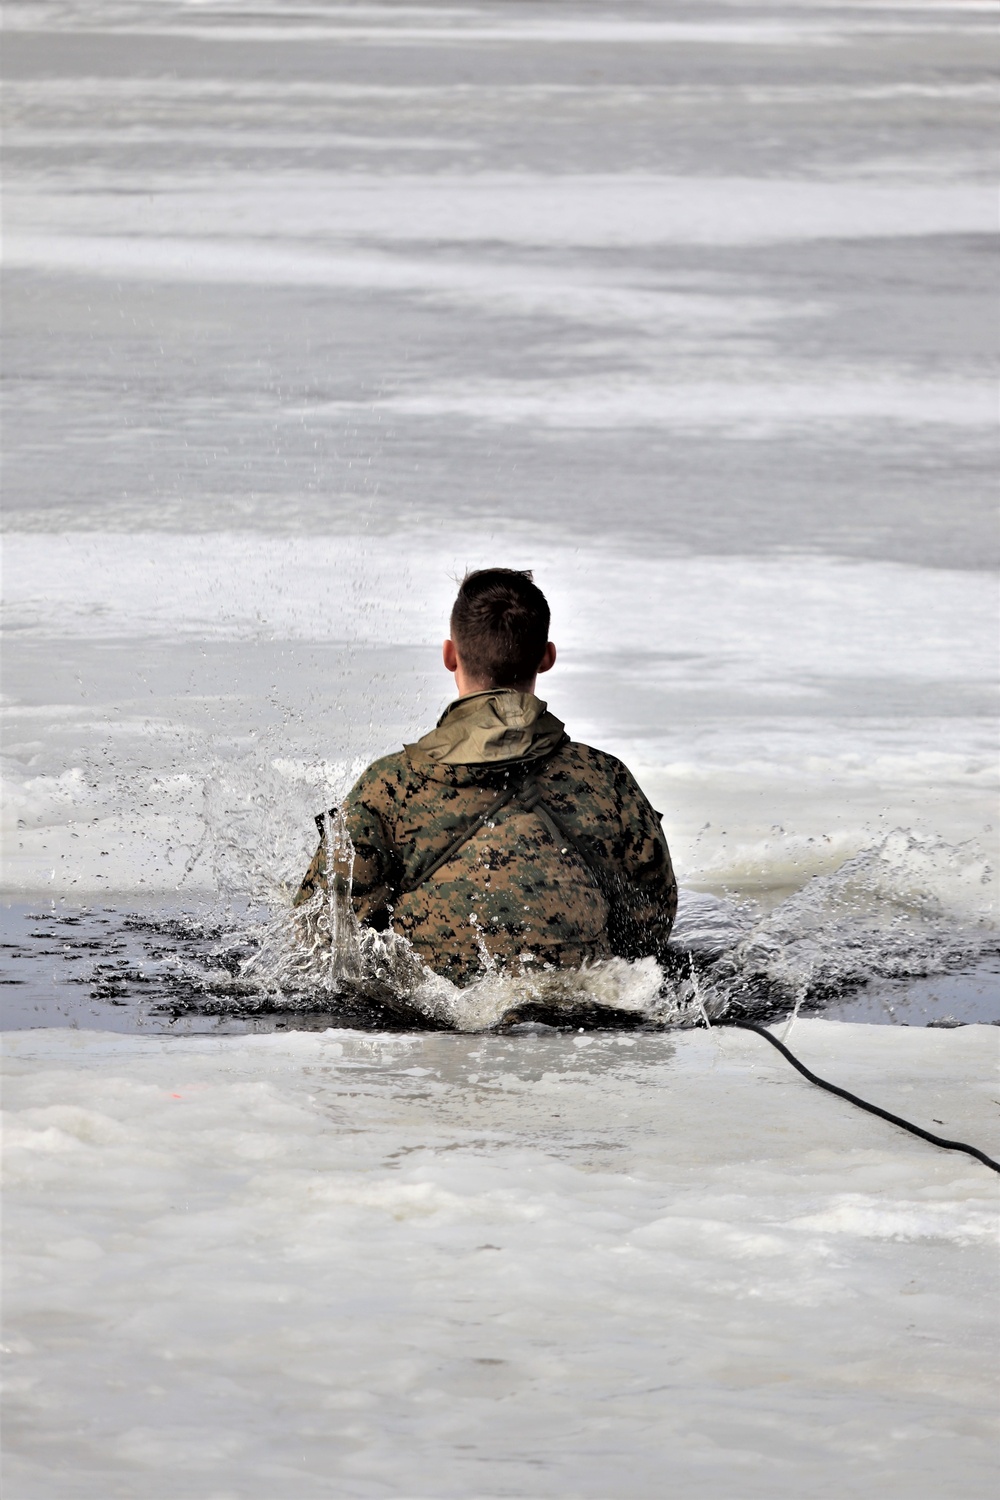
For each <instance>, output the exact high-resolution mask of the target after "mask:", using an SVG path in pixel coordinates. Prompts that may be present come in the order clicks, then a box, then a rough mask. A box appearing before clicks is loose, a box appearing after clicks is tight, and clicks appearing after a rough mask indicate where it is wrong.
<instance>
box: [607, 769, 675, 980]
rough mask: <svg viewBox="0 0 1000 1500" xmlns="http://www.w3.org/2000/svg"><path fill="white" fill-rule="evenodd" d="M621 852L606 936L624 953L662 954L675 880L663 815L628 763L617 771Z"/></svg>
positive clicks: (629, 955)
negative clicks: (654, 806) (656, 808)
mask: <svg viewBox="0 0 1000 1500" xmlns="http://www.w3.org/2000/svg"><path fill="white" fill-rule="evenodd" d="M615 792H616V797H617V800H618V803H619V817H620V820H621V857H620V859H618V860H617V861H616V862H615V866H614V869H613V879H612V881H611V889H610V891H609V893H608V895H609V900H610V905H611V913H610V916H609V918H608V939H609V942H610V944H611V950H612V952H613V953H617V954H619V955H620V956H621V957H622V958H645V957H647V956H652V957H653V958H659V957H661V956H662V955H663V953H664V952H665V950H666V947H667V942H668V939H669V937H670V930H671V928H672V927H673V925H674V917H675V916H676V915H677V880H676V878H675V876H674V869H673V865H672V863H671V860H670V850H669V849H668V848H667V841H666V839H665V838H664V836H663V829H662V828H661V826H660V814H659V813H658V812H656V811H655V810H654V808H652V807H651V806H650V804H649V802H647V800H646V798H645V797H644V796H643V794H642V792H641V791H640V789H639V786H638V784H637V782H636V780H635V778H634V777H633V776H632V773H631V772H630V771H629V770H627V768H626V767H625V766H620V768H619V775H618V776H616V786H615Z"/></svg>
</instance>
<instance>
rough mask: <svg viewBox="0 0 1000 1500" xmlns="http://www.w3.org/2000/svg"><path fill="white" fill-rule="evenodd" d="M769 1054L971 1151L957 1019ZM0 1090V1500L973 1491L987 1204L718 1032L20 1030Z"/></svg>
mask: <svg viewBox="0 0 1000 1500" xmlns="http://www.w3.org/2000/svg"><path fill="white" fill-rule="evenodd" d="M793 1039H794V1043H795V1046H796V1047H797V1049H798V1051H799V1052H800V1053H801V1054H802V1056H803V1057H804V1059H805V1060H807V1061H808V1062H809V1063H811V1064H812V1065H813V1066H814V1067H815V1068H816V1069H818V1070H819V1071H820V1072H821V1073H823V1074H825V1075H827V1076H832V1077H834V1078H836V1079H838V1080H839V1081H841V1082H842V1083H844V1084H846V1085H847V1086H849V1087H853V1088H854V1089H856V1090H859V1091H861V1092H862V1093H864V1094H866V1095H867V1096H869V1097H872V1098H875V1099H877V1100H878V1101H879V1102H881V1103H882V1104H884V1105H886V1106H887V1107H889V1108H891V1109H894V1110H896V1111H898V1112H901V1113H904V1114H906V1115H909V1116H910V1117H911V1118H914V1119H915V1120H917V1121H918V1122H920V1123H923V1124H925V1125H926V1126H928V1127H929V1128H930V1129H932V1130H939V1131H940V1132H941V1133H943V1134H945V1135H953V1136H957V1137H959V1138H965V1139H971V1140H973V1141H974V1142H975V1143H977V1144H979V1145H980V1146H981V1147H983V1148H985V1149H987V1150H992V1151H993V1152H994V1153H995V1152H996V1151H997V1149H998V1147H1000V1132H998V1130H997V1126H996V1112H995V1109H994V1108H993V1101H994V1098H995V1093H996V1085H995V1081H994V1080H995V1064H996V1060H997V1042H998V1034H997V1032H996V1031H995V1029H994V1028H991V1027H967V1028H965V1029H962V1030H959V1031H949V1032H940V1031H926V1030H909V1031H902V1032H898V1031H885V1030H881V1029H879V1028H873V1027H857V1026H850V1025H835V1024H833V1023H829V1022H822V1021H800V1022H798V1023H797V1024H796V1026H795V1028H794V1033H793ZM6 1071H7V1083H6V1104H7V1110H8V1127H7V1158H8V1169H7V1170H8V1174H9V1175H8V1187H7V1196H6V1234H7V1252H6V1275H7V1290H6V1299H5V1316H6V1331H5V1340H6V1344H7V1348H8V1350H9V1351H10V1353H9V1355H8V1364H9V1378H10V1387H9V1394H8V1396H7V1418H6V1448H7V1456H6V1484H5V1491H4V1492H5V1494H7V1495H10V1497H11V1500H15V1497H16V1500H54V1497H56V1496H58V1497H59V1500H73V1497H77V1496H80V1497H83V1496H86V1497H88V1500H89V1497H92V1496H95V1495H98V1494H99V1495H102V1496H106V1497H109V1500H111V1497H127V1500H134V1497H135V1496H136V1495H139V1494H141V1495H143V1496H144V1497H147V1500H177V1497H179V1496H198V1497H208V1496H213V1497H220V1500H221V1497H222V1496H239V1497H240V1500H275V1497H277V1496H294V1497H296V1500H309V1497H313V1496H329V1497H334V1496H335V1497H338V1500H345V1497H352V1496H365V1497H367V1496H372V1497H375V1496H387V1495H407V1496H428V1497H431V1496H433V1497H435V1500H444V1497H451V1496H454V1497H461V1500H467V1497H469V1496H473V1495H475V1496H486V1495H489V1496H499V1495H504V1496H518V1497H526V1496H539V1497H541V1496H546V1497H554V1500H555V1497H558V1500H564V1497H567V1496H570V1495H573V1496H593V1497H600V1500H607V1497H608V1496H610V1495H624V1494H628V1495H629V1496H630V1497H640V1496H641V1497H646V1496H648V1497H654V1496H655V1497H659V1496H662V1495H665V1494H671V1493H674V1494H676V1493H681V1494H685V1495H692V1494H699V1495H706V1496H718V1497H734V1496H739V1497H740V1500H751V1497H761V1500H763V1497H768V1500H769V1497H773V1496H788V1497H790V1500H791V1497H795V1500H798V1497H801V1496H802V1495H806V1494H808V1495H810V1496H817V1497H825V1496H830V1497H834V1496H842V1495H844V1494H848V1495H857V1496H860V1495H865V1496H869V1495H876V1494H877V1495H880V1496H885V1497H887V1500H888V1497H899V1500H913V1497H916V1496H930V1495H945V1494H947V1495H948V1496H949V1497H951V1500H965V1497H970V1500H971V1497H973V1496H976V1497H980V1496H985V1495H986V1494H987V1493H990V1492H991V1491H990V1488H989V1475H990V1469H991V1466H992V1461H993V1456H994V1454H995V1447H994V1443H995V1438H996V1425H997V1424H996V1402H995V1372H996V1339H995V1335H996V1331H997V1330H996V1308H997V1298H996V1293H997V1290H998V1287H997V1257H996V1245H995V1229H996V1221H995V1213H994V1209H995V1205H996V1186H995V1185H996V1179H995V1178H993V1177H991V1176H990V1174H989V1173H988V1172H987V1171H986V1169H985V1168H983V1167H981V1166H980V1165H978V1164H977V1163H975V1162H973V1161H971V1160H969V1159H967V1158H964V1157H960V1156H958V1155H949V1154H946V1153H945V1152H943V1151H938V1150H935V1149H933V1148H932V1147H930V1146H927V1145H924V1144H923V1143H922V1142H919V1141H917V1140H915V1139H913V1138H912V1137H909V1136H906V1135H904V1134H903V1133H902V1132H899V1131H896V1130H894V1129H893V1128H891V1127H890V1126H888V1125H884V1124H883V1123H882V1122H880V1121H876V1120H873V1119H871V1118H870V1117H866V1116H864V1115H862V1114H861V1113H860V1112H858V1111H856V1110H853V1109H852V1108H850V1107H849V1106H848V1105H846V1104H844V1103H841V1102H840V1101H839V1100H835V1099H832V1098H830V1097H829V1096H827V1095H823V1094H821V1093H820V1092H819V1091H818V1090H815V1089H813V1088H810V1086H809V1085H808V1084H807V1083H805V1082H804V1081H803V1080H802V1079H800V1078H798V1077H797V1076H796V1075H795V1074H794V1073H792V1072H791V1070H789V1069H788V1068H787V1067H786V1065H785V1064H784V1063H783V1062H782V1061H781V1060H780V1059H779V1058H777V1057H776V1056H775V1055H774V1054H773V1053H772V1052H771V1050H770V1049H769V1048H767V1047H766V1044H765V1043H763V1042H762V1041H760V1040H759V1039H758V1038H756V1037H753V1036H749V1035H746V1034H739V1033H735V1032H731V1031H729V1032H726V1031H721V1032H720V1031H713V1032H711V1033H705V1032H697V1033H684V1034H678V1035H675V1036H672V1037H666V1036H649V1035H646V1036H640V1037H632V1036H617V1037H614V1036H608V1035H603V1036H594V1037H591V1036H584V1035H569V1036H567V1035H559V1034H554V1033H551V1032H550V1033H545V1034H521V1035H514V1036H509V1037H505V1038H498V1037H491V1038H481V1037H480V1038H475V1039H473V1038H468V1037H459V1036H449V1035H440V1034H434V1035H430V1034H428V1035H423V1036H405V1037H404V1036H377V1037H376V1036H364V1037H363V1036H360V1035H358V1034H357V1033H352V1032H346V1031H340V1032H332V1031H331V1032H326V1033H323V1034H319V1035H312V1034H305V1033H294V1034H289V1035H285V1036H280V1037H279V1036H268V1037H240V1038H225V1039H219V1038H213V1039H211V1040H209V1039H206V1038H197V1039H195V1038H187V1039H183V1040H174V1041H167V1040H164V1039H160V1038H134V1037H129V1038H123V1037H112V1036H109V1035H106V1034H98V1033H86V1032H81V1033H77V1034H75V1035H74V1036H73V1037H72V1039H71V1040H70V1039H69V1038H68V1037H67V1033H66V1032H65V1031H62V1032H46V1031H39V1032H35V1033H20V1034H18V1035H16V1036H12V1037H8V1038H7V1040H6ZM56 1414H58V1420H56ZM624 1475H627V1478H623V1476H624Z"/></svg>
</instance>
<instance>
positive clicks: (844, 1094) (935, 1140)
mask: <svg viewBox="0 0 1000 1500" xmlns="http://www.w3.org/2000/svg"><path fill="white" fill-rule="evenodd" d="M720 1025H722V1026H738V1027H739V1028H740V1030H741V1031H756V1033H757V1035H758V1036H762V1037H764V1038H765V1039H766V1040H767V1041H769V1042H770V1043H771V1046H772V1047H777V1049H778V1051H779V1052H780V1053H781V1055H782V1057H784V1058H785V1059H786V1060H787V1061H788V1062H790V1063H791V1065H792V1067H793V1068H795V1069H797V1071H798V1072H800V1073H801V1074H802V1076H803V1078H808V1080H809V1082H810V1083H814V1084H815V1085H816V1087H817V1088H821V1089H826V1091H827V1093H828V1094H836V1095H837V1097H838V1098H840V1099H846V1100H847V1102H848V1104H856V1105H857V1106H858V1108H859V1109H865V1110H867V1111H868V1113H869V1114H870V1115H878V1117H879V1119H881V1120H888V1121H889V1124H890V1125H898V1126H899V1127H900V1129H902V1130H908V1131H909V1132H910V1134H911V1135H918V1136H919V1137H920V1138H921V1140H924V1141H930V1143H931V1145H932V1146H943V1147H944V1149H945V1150H946V1151H964V1152H965V1154H966V1156H974V1157H975V1158H976V1160H977V1161H981V1162H982V1164H983V1166H984V1167H989V1169H990V1171H991V1172H1000V1161H994V1160H993V1158H992V1156H987V1155H986V1152H985V1151H980V1150H979V1148H978V1147H977V1146H967V1145H966V1144H965V1142H964V1141H946V1140H945V1139H944V1137H943V1136H940V1135H934V1134H933V1133H932V1132H931V1131H929V1130H924V1128H923V1126H921V1125H912V1124H911V1123H910V1121H909V1120H901V1119H900V1117H899V1115H894V1114H890V1112H889V1111H888V1110H887V1109H880V1108H879V1106H878V1105H877V1104H869V1103H868V1101H867V1100H866V1099H859V1098H858V1096H857V1094H852V1093H851V1092H850V1091H849V1090H848V1089H842V1088H839V1087H838V1085H837V1084H835V1083H827V1081H826V1079H825V1078H817V1076H816V1074H815V1073H812V1072H810V1070H809V1069H808V1068H807V1067H806V1065H805V1063H801V1062H799V1060H798V1058H797V1057H796V1056H795V1054H794V1052H790V1051H789V1050H788V1048H787V1047H786V1046H785V1044H784V1042H779V1041H778V1038H777V1037H776V1036H775V1035H774V1033H773V1032H772V1031H768V1030H767V1028H766V1027H765V1026H755V1025H754V1023H753V1021H722V1022H720Z"/></svg>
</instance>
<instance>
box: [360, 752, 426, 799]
mask: <svg viewBox="0 0 1000 1500" xmlns="http://www.w3.org/2000/svg"><path fill="white" fill-rule="evenodd" d="M412 775H413V768H412V766H411V765H410V762H409V760H408V759H407V757H406V753H405V751H403V750H397V751H396V752H395V753H394V754H392V755H382V756H380V757H379V759H378V760H373V761H372V763H371V765H370V766H367V767H366V768H365V769H364V770H363V771H362V773H361V775H360V776H359V777H358V779H357V781H356V782H355V783H354V785H353V786H352V787H351V790H350V791H349V792H348V794H347V797H348V801H350V802H356V801H359V800H361V801H367V800H370V799H371V798H372V797H379V796H382V795H385V794H386V793H389V794H390V795H391V794H392V792H393V791H396V792H398V791H399V790H400V789H401V788H402V787H404V786H405V785H406V783H407V782H408V781H409V780H410V779H412Z"/></svg>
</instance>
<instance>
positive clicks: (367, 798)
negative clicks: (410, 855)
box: [293, 770, 398, 930]
mask: <svg viewBox="0 0 1000 1500" xmlns="http://www.w3.org/2000/svg"><path fill="white" fill-rule="evenodd" d="M385 801H386V799H385V788H384V786H383V784H382V778H381V777H380V776H379V775H378V774H374V773H373V772H372V770H368V771H366V772H365V774H364V775H363V776H362V777H361V779H360V781H358V782H357V783H356V784H355V785H354V786H353V787H352V788H351V790H350V791H349V792H348V794H347V796H346V797H345V799H344V802H343V804H342V811H343V814H344V822H345V824H346V826H347V832H348V833H349V834H350V838H351V845H352V850H351V853H350V855H346V854H345V855H338V856H337V860H336V873H337V874H338V875H339V876H341V877H342V878H344V879H347V878H348V877H349V878H350V879H351V903H352V905H353V907H354V910H355V913H356V914H357V917H358V919H359V921H361V922H365V923H367V924H368V926H370V927H375V928H377V929H379V930H381V929H383V928H385V927H387V926H388V924H389V918H390V914H391V913H390V907H391V904H392V902H393V900H394V898H395V893H396V891H395V888H396V883H397V880H398V874H397V865H398V859H397V856H396V853H395V848H394V845H393V842H392V838H391V835H390V833H389V829H388V827H387V819H386V816H385V814H386V811H387V809H386V806H385ZM333 812H334V813H335V812H336V809H335V808H334V809H333ZM326 889H327V842H326V839H325V837H323V836H321V837H320V841H319V847H318V849H317V850H316V853H315V854H314V855H313V857H312V862H311V863H310V865H309V868H308V870H307V871H306V873H305V875H304V877H303V880H302V884H301V885H300V886H299V889H298V892H297V894H296V896H295V900H294V902H293V905H295V906H301V905H303V903H304V902H306V901H308V900H310V899H311V897H312V896H313V895H315V893H316V891H318V890H322V891H325V890H326Z"/></svg>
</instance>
